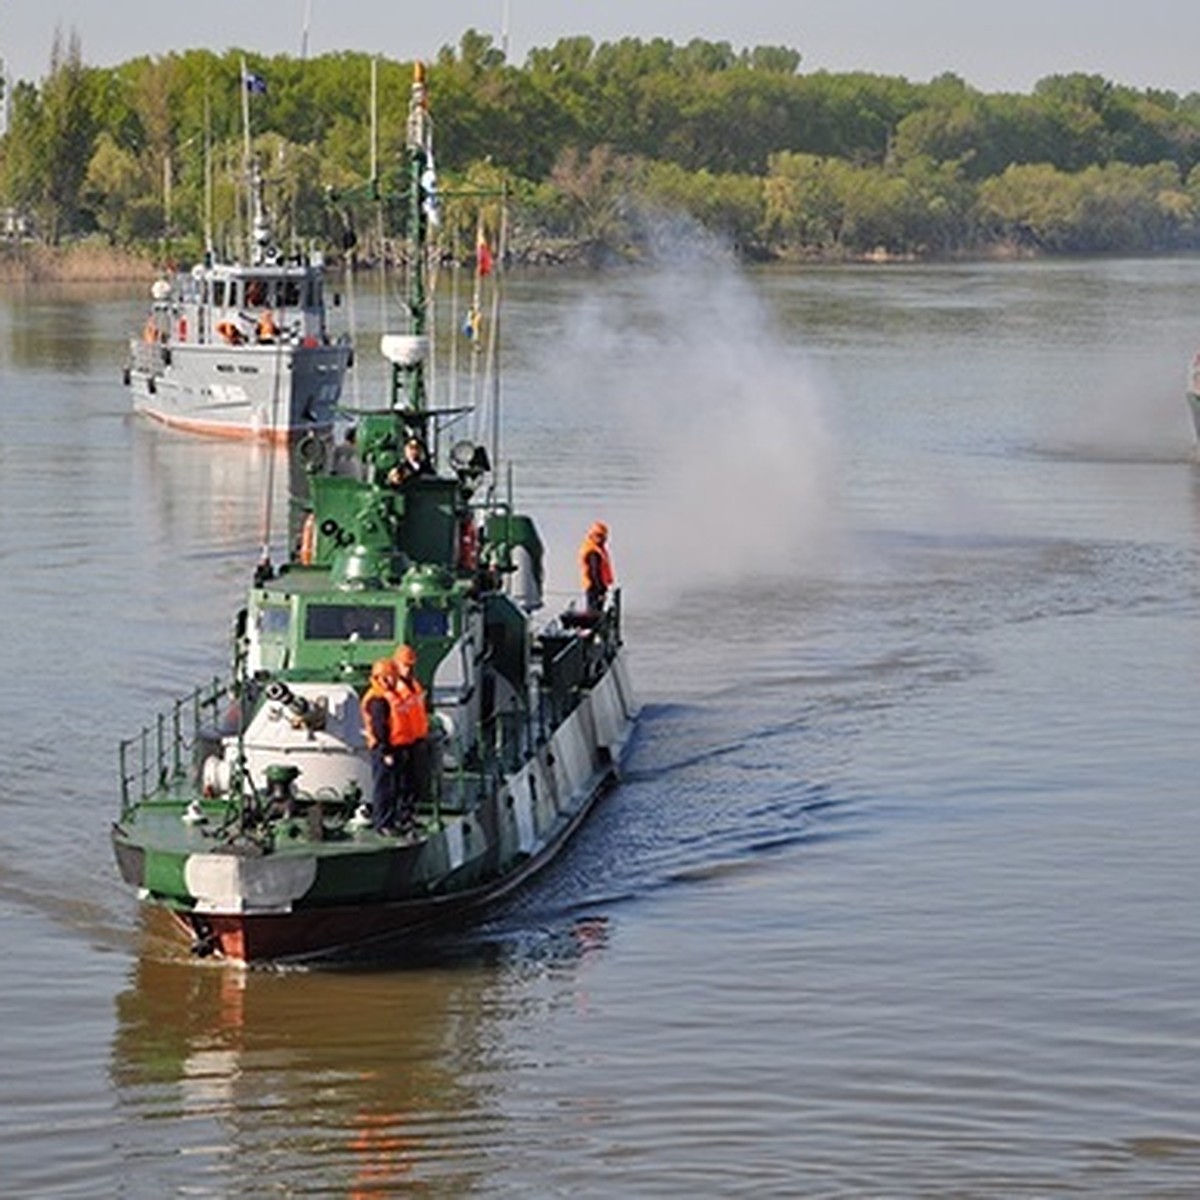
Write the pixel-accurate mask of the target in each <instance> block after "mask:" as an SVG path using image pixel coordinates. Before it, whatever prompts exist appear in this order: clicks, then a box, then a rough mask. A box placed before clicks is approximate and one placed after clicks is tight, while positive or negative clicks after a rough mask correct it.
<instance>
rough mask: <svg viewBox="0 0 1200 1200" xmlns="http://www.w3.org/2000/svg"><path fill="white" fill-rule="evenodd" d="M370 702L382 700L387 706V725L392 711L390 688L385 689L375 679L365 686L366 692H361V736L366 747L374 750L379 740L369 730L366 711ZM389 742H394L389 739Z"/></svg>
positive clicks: (368, 714) (368, 713)
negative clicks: (365, 742) (364, 740)
mask: <svg viewBox="0 0 1200 1200" xmlns="http://www.w3.org/2000/svg"><path fill="white" fill-rule="evenodd" d="M372 700H383V701H384V702H385V703H386V704H387V706H388V716H389V724H390V717H391V711H392V692H391V689H390V688H387V687H385V686H384V685H383V684H382V683H380V682H379V680H377V679H372V680H371V682H370V684H369V685H368V686H367V690H366V691H365V692H363V696H362V700H361V701H360V702H359V707H360V708H361V710H362V723H363V736H364V737H365V738H366V740H367V745H368V746H369V747H370V748H371V749H372V750H374V749H375V748H376V746H378V745H379V739H378V738H377V737H376V736H375V734H374V732H373V731H372V728H371V714H370V712H369V711H368V709H369V707H370V704H371V701H372ZM389 740H394V739H391V738H389Z"/></svg>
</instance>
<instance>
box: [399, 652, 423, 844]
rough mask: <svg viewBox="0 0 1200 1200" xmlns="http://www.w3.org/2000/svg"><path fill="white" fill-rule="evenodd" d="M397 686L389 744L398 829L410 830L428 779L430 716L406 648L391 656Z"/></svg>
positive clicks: (414, 657) (413, 659)
mask: <svg viewBox="0 0 1200 1200" xmlns="http://www.w3.org/2000/svg"><path fill="white" fill-rule="evenodd" d="M392 662H393V664H394V666H395V668H396V686H395V689H394V690H393V692H392V740H393V743H394V745H395V746H396V755H397V762H398V770H399V780H398V782H399V791H398V794H397V810H398V821H399V824H400V828H401V829H402V830H404V829H412V828H413V826H414V825H415V824H416V814H417V808H418V806H419V805H420V804H421V803H422V802H423V801H424V800H425V799H426V792H427V782H428V779H429V713H428V711H427V709H426V707H425V689H424V688H423V687H422V686H421V681H420V680H419V679H418V678H417V673H416V666H417V652H416V651H415V650H414V649H413V648H412V647H411V646H409V645H407V644H402V645H399V646H397V647H396V652H395V654H393V655H392Z"/></svg>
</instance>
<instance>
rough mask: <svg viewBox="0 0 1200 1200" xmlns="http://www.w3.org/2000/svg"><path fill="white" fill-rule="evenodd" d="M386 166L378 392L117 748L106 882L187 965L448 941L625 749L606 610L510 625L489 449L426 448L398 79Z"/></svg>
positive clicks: (437, 439)
mask: <svg viewBox="0 0 1200 1200" xmlns="http://www.w3.org/2000/svg"><path fill="white" fill-rule="evenodd" d="M408 161H409V167H410V169H409V181H408V187H407V193H406V196H407V201H408V218H407V222H406V228H407V230H408V236H409V240H410V255H409V257H410V263H411V270H410V272H409V292H408V296H407V302H406V304H405V306H404V311H405V312H406V314H407V329H406V330H405V331H404V332H400V333H392V334H386V335H384V337H383V338H382V342H381V350H382V352H383V354H384V356H385V358H386V359H387V361H388V364H389V367H390V376H391V382H390V386H389V388H388V391H387V393H386V394H385V395H384V396H381V397H379V399H378V400H377V401H376V402H375V406H374V407H371V408H366V409H357V410H355V412H354V413H353V415H354V416H355V417H356V435H357V436H356V437H355V439H354V440H353V455H352V456H349V458H348V460H347V459H344V458H343V459H339V455H338V453H337V451H330V450H329V448H328V443H327V441H326V440H325V439H321V438H318V437H314V438H312V439H311V440H309V441H308V442H306V443H303V444H301V445H300V446H299V447H297V454H296V457H298V458H300V459H301V460H302V461H304V462H305V463H306V464H307V467H308V472H309V475H308V488H307V492H308V495H307V497H306V498H304V499H303V500H302V501H301V504H302V507H301V509H300V510H299V511H298V512H296V513H295V514H294V515H295V517H296V520H294V522H293V526H292V528H293V530H294V531H298V536H292V537H289V543H290V547H289V553H288V558H287V561H286V562H284V563H282V564H280V565H279V566H278V567H276V566H275V565H274V564H272V563H271V562H270V561H269V558H264V559H263V560H262V561H260V562H259V563H258V566H257V569H256V570H255V573H254V576H253V581H252V582H251V584H250V588H249V593H248V597H247V600H246V603H245V606H244V607H243V608H242V609H241V611H240V613H239V614H238V616H237V618H236V620H235V622H234V629H235V633H234V647H233V657H232V663H231V669H230V672H229V677H228V678H227V679H225V680H219V679H218V680H216V681H215V682H214V683H213V684H212V685H206V686H204V687H202V688H200V689H199V690H197V691H196V692H195V693H194V694H193V695H192V696H190V697H188V698H187V699H186V700H183V701H180V702H179V703H178V704H177V705H176V706H175V707H174V709H173V710H172V711H171V712H169V713H166V714H164V715H163V716H161V717H160V718H159V719H158V721H157V722H156V723H155V724H154V725H153V726H152V727H147V728H145V729H144V730H143V732H142V734H141V735H140V736H139V737H135V738H133V739H131V740H130V741H127V742H125V743H123V744H122V746H121V812H120V816H119V818H118V820H117V821H116V823H115V824H114V826H113V830H112V840H113V848H114V852H115V854H116V858H117V862H118V864H119V867H120V871H121V874H122V876H123V878H124V879H125V880H126V882H127V883H128V884H130V885H131V886H132V887H134V888H136V889H137V892H138V895H139V896H140V897H141V898H142V899H143V900H145V901H147V902H148V903H150V904H153V905H156V906H159V907H162V908H164V909H166V910H167V911H168V912H170V913H171V914H172V915H173V916H174V917H175V918H176V919H177V922H178V924H179V925H180V926H182V928H183V929H184V930H185V931H186V932H187V934H188V935H189V936H190V938H191V941H192V947H193V950H194V952H195V953H197V954H200V955H207V954H213V955H218V956H220V957H223V958H225V959H228V960H232V961H238V962H243V963H250V962H261V961H266V960H285V959H302V958H310V957H323V956H327V955H330V954H337V953H340V952H343V951H346V950H348V949H349V948H351V947H354V946H357V945H358V944H359V943H362V942H366V941H371V940H374V939H376V938H383V937H386V938H392V937H394V936H396V935H399V934H407V933H410V932H411V931H413V930H418V929H426V928H428V927H430V926H432V925H434V924H440V923H442V922H445V921H448V920H450V921H456V922H457V921H461V920H465V919H467V918H468V917H469V916H470V915H472V914H474V913H475V912H477V911H478V910H479V909H480V908H481V906H483V905H484V904H487V903H490V902H492V901H494V900H496V899H497V898H498V897H500V896H503V895H506V894H507V893H509V892H511V891H512V890H513V889H514V888H516V887H517V886H518V885H520V884H521V883H523V882H524V881H525V880H526V879H528V878H529V876H530V875H532V874H533V873H534V872H535V871H537V870H538V869H539V868H540V867H542V866H543V865H544V864H545V863H547V862H548V861H549V860H550V859H551V858H553V857H554V855H555V854H556V853H558V851H559V850H560V849H561V848H562V847H563V846H564V845H565V844H566V842H567V840H568V838H569V837H570V836H571V834H572V833H573V832H574V831H575V830H576V829H577V828H578V827H579V825H580V824H581V822H582V821H583V820H584V818H585V817H586V816H587V814H588V812H589V810H590V809H591V807H592V805H593V804H594V803H595V802H596V801H597V800H598V798H599V797H600V795H601V794H602V793H603V792H604V791H605V790H606V789H607V788H608V787H609V786H610V785H611V784H612V783H613V782H614V781H615V780H616V779H617V776H618V772H619V769H620V765H621V761H622V758H623V756H624V753H625V751H626V750H627V749H628V747H629V745H630V742H631V738H632V734H633V730H634V724H635V720H636V716H637V702H636V699H635V697H634V694H633V690H632V686H631V681H630V677H629V671H628V666H627V658H626V652H625V648H624V638H623V634H622V622H621V600H620V591H619V589H617V588H615V587H614V588H613V589H612V591H611V592H610V593H608V594H607V596H604V595H601V596H600V597H599V598H592V599H591V600H590V605H589V607H588V608H587V609H586V610H584V611H576V610H575V609H574V608H573V607H572V608H571V609H568V610H567V611H565V612H562V613H559V614H558V615H557V616H554V617H551V618H550V619H549V620H537V621H535V619H534V615H533V614H534V613H535V612H537V611H538V610H539V609H540V608H541V607H542V603H543V598H542V593H543V579H544V574H545V568H544V562H543V559H544V551H543V545H542V541H541V538H540V536H539V534H538V531H537V528H536V526H535V525H534V523H533V520H532V519H531V518H530V517H529V516H527V515H525V514H524V513H523V512H521V511H520V510H519V509H518V508H516V507H515V503H514V499H513V496H512V494H511V493H512V484H511V474H510V473H508V472H503V471H501V470H500V468H499V466H498V464H496V462H495V460H496V459H497V456H498V446H497V444H496V443H498V428H497V427H496V425H495V423H493V433H494V436H495V441H494V442H493V445H492V449H491V451H490V452H489V451H488V450H487V448H486V447H485V446H484V445H483V444H481V443H477V442H473V441H470V440H468V439H465V438H460V439H459V440H456V441H451V440H450V431H451V429H452V428H454V427H455V426H456V425H457V423H458V422H459V421H460V420H461V419H462V418H463V416H464V415H465V414H466V413H467V412H468V411H470V409H471V408H472V407H473V406H467V408H463V407H459V406H456V405H451V406H442V407H434V406H432V405H431V404H430V403H429V401H430V400H431V398H432V392H433V388H432V383H433V380H432V378H431V376H430V375H428V374H427V366H428V365H429V359H430V357H431V347H432V327H431V317H432V315H433V314H434V313H436V306H435V305H432V304H431V300H430V279H429V277H428V272H429V264H430V262H431V261H432V259H433V256H434V255H435V254H436V247H434V246H433V245H431V244H430V241H429V236H430V229H431V226H432V225H433V224H434V211H435V195H436V193H435V185H436V180H435V177H434V173H433V157H432V119H431V117H430V115H429V111H428V107H427V100H426V90H425V76H424V71H423V69H421V67H420V65H419V64H418V69H417V70H416V72H415V78H414V82H413V88H412V98H411V103H410V111H409V120H408ZM501 227H502V228H503V225H502V226H501ZM480 230H481V232H480V241H479V243H478V252H477V267H476V283H477V291H479V292H480V294H481V289H482V287H483V278H484V276H485V275H486V276H491V275H492V265H493V263H492V257H491V253H490V250H489V249H487V242H486V240H485V239H484V238H483V234H482V225H481V226H480ZM502 242H503V237H502V235H501V244H502ZM498 258H500V259H502V254H501V255H500V256H498ZM248 277H253V272H249V273H248ZM491 286H492V289H493V294H494V295H495V296H496V297H497V299H498V297H499V288H498V287H497V286H496V280H495V278H492V279H491ZM474 307H475V308H476V311H478V312H481V311H482V307H481V306H474ZM443 314H444V310H443ZM482 319H483V318H480V320H482ZM479 328H480V325H479V322H478V321H476V322H473V324H472V332H473V333H475V334H477V333H478V329H479ZM488 328H489V329H490V330H493V331H494V330H495V329H496V328H498V321H496V320H494V319H488ZM487 340H488V342H489V344H491V345H493V346H494V344H495V342H494V339H491V338H489V339H487ZM472 341H473V343H474V344H475V345H476V346H478V345H480V339H478V337H473V339H472ZM260 352H261V353H267V354H269V353H270V350H269V348H262V349H261V350H260ZM230 361H238V360H234V359H230ZM439 382H442V383H445V382H449V381H448V380H445V379H441V380H439ZM442 390H445V389H444V388H443V389H442ZM422 446H423V447H424V448H426V449H427V450H428V452H429V458H427V459H424V460H423V461H422V462H420V463H419V464H418V465H414V463H413V461H412V460H411V459H409V458H408V455H407V454H406V452H407V451H409V450H416V449H418V448H419V447H422ZM342 449H343V447H341V446H339V447H338V448H337V450H338V451H340V450H342ZM506 479H507V483H505V480H506ZM592 532H594V533H595V534H596V536H600V534H601V533H602V530H600V529H599V527H598V526H597V527H594V529H593V531H592ZM591 536H592V533H589V538H590V537H591ZM588 544H591V543H590V542H589V543H588ZM581 552H582V548H581ZM601 557H603V556H601ZM609 574H611V573H609ZM605 582H606V583H608V582H611V579H606V580H605ZM393 653H396V654H399V655H401V657H402V660H403V661H405V662H408V663H415V673H416V676H417V678H418V679H419V681H420V683H421V685H422V688H423V691H421V690H419V689H412V690H404V691H403V692H402V693H401V692H399V691H398V692H397V693H396V694H397V696H400V697H402V699H401V700H400V701H398V702H399V703H402V704H403V706H404V708H403V712H404V713H405V714H409V715H405V716H403V717H402V720H403V722H404V728H405V729H407V728H409V725H408V723H409V722H410V721H411V720H412V719H413V715H415V714H416V713H417V712H420V713H422V714H423V716H424V717H425V719H426V721H427V727H426V728H425V729H424V731H423V732H421V733H417V734H415V735H414V738H415V740H414V741H413V742H412V743H411V745H410V744H409V743H408V742H406V741H404V740H402V738H403V733H401V734H398V735H396V736H397V744H398V745H400V746H401V747H405V746H409V749H407V750H404V751H397V758H401V757H402V756H404V761H405V762H407V763H409V771H410V772H411V775H410V776H409V778H410V781H411V786H410V785H408V784H406V787H405V791H406V793H407V794H408V795H410V796H411V797H412V806H411V808H410V809H409V811H408V813H407V817H406V818H403V819H400V820H399V822H398V827H394V826H393V825H392V823H391V821H390V819H385V818H386V809H387V805H386V803H384V804H381V806H380V809H379V810H377V811H375V812H373V811H372V809H371V805H370V804H369V803H368V798H369V797H370V796H371V794H372V790H373V781H374V779H375V776H373V766H374V769H375V771H376V772H379V770H380V763H381V762H382V761H383V760H382V759H381V757H380V751H378V750H377V751H376V752H375V754H374V756H373V755H372V751H371V750H370V749H369V746H368V742H369V741H370V738H369V737H368V734H367V731H366V729H365V728H364V724H363V711H364V707H363V706H364V704H365V703H368V702H370V698H371V697H372V696H373V697H376V698H378V697H380V695H381V693H380V692H379V691H378V690H376V689H375V683H374V682H373V681H375V680H376V679H378V680H381V681H382V680H383V679H384V677H385V676H386V674H387V672H388V670H389V664H388V663H387V662H384V661H381V660H385V659H388V658H389V656H391V655H393ZM393 686H395V687H397V688H398V687H399V685H395V684H394V685H393ZM368 688H370V691H368ZM396 711H397V712H400V709H397V710H396ZM398 719H401V718H398ZM419 723H420V722H418V724H419ZM375 732H377V731H374V732H373V733H372V736H374V734H375ZM381 794H382V793H381Z"/></svg>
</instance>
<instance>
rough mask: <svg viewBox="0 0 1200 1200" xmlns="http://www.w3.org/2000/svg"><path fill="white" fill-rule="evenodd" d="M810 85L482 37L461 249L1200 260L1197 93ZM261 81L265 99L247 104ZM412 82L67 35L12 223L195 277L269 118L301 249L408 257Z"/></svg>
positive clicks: (465, 75)
mask: <svg viewBox="0 0 1200 1200" xmlns="http://www.w3.org/2000/svg"><path fill="white" fill-rule="evenodd" d="M800 63H801V55H800V53H799V52H798V51H796V50H793V49H789V48H787V47H783V46H758V47H755V48H753V49H745V50H734V49H733V48H732V47H731V46H730V45H729V44H728V43H725V42H709V41H703V40H699V39H697V40H693V41H691V42H688V43H687V44H686V45H677V44H675V43H673V42H671V41H669V40H666V39H661V38H656V39H652V40H648V41H644V40H640V39H637V38H625V39H622V40H620V41H618V42H612V43H599V44H597V43H596V42H594V41H593V40H592V39H591V38H588V37H573V38H564V39H561V40H559V41H558V42H556V43H555V44H554V45H553V46H549V47H546V48H540V49H535V50H532V51H531V52H530V53H529V55H528V56H527V59H526V62H525V63H524V65H523V66H516V65H513V64H511V63H509V62H508V61H507V60H506V58H505V56H504V54H503V53H502V52H501V51H500V50H499V49H498V48H497V47H496V45H495V44H494V42H493V39H492V38H491V37H489V36H487V35H485V34H481V33H478V32H476V31H474V30H471V31H468V32H467V33H466V34H464V36H463V37H462V39H461V41H460V43H459V45H458V46H456V47H445V48H444V49H443V50H442V51H441V52H440V53H439V54H438V56H437V58H436V60H435V61H434V62H433V63H431V64H430V65H429V88H430V94H431V96H432V103H433V111H434V117H435V122H436V126H437V153H438V159H437V166H438V171H439V180H440V185H441V187H442V189H443V192H444V194H445V196H446V197H447V209H448V211H449V212H450V214H451V217H452V219H451V221H450V223H449V225H450V228H451V230H452V231H453V232H454V233H455V235H456V236H462V237H463V238H464V239H465V240H466V241H467V242H468V243H469V241H470V237H471V230H470V228H469V227H468V222H469V218H468V217H467V216H466V215H465V207H463V209H462V210H461V212H460V214H459V216H457V217H455V213H456V211H458V210H456V208H455V205H454V200H453V198H454V196H455V195H456V194H462V193H466V192H474V193H479V192H487V193H489V194H494V193H498V192H500V191H503V193H504V194H505V195H506V196H507V197H508V205H509V209H510V211H511V213H512V226H511V234H512V239H513V245H514V247H515V248H518V249H519V248H521V247H524V248H525V251H526V252H529V253H535V252H545V253H549V252H551V250H550V248H553V247H569V248H571V251H572V252H573V253H582V254H584V255H586V256H588V257H589V258H593V259H600V258H603V257H605V256H608V255H628V254H636V253H637V252H638V251H639V249H640V248H641V247H642V246H644V244H645V242H646V239H647V238H648V237H650V236H651V233H650V232H649V231H650V230H651V229H652V228H653V227H654V223H655V222H654V219H655V218H656V217H659V216H661V215H662V214H664V213H671V214H679V213H682V214H686V215H687V216H688V217H690V218H692V219H694V220H695V221H696V222H698V223H699V224H700V225H702V226H703V227H705V228H706V229H708V230H710V231H712V232H713V233H714V234H716V235H718V236H720V237H722V238H723V239H725V240H727V241H728V242H729V243H730V244H731V245H732V246H734V247H735V248H736V250H737V251H738V252H739V253H741V254H742V255H744V256H746V257H748V258H773V257H787V256H804V255H820V256H823V257H837V256H847V257H855V256H862V255H881V254H882V255H896V256H932V255H972V254H981V253H995V252H998V251H1004V252H1011V253H1035V252H1049V253H1095V252H1145V251H1160V250H1182V249H1193V248H1196V247H1197V246H1200V95H1198V94H1196V93H1192V94H1189V95H1187V96H1182V97H1181V96H1179V95H1177V94H1175V93H1173V92H1169V91H1162V90H1153V89H1151V90H1136V89H1133V88H1130V87H1126V86H1122V85H1119V84H1116V83H1113V82H1110V81H1108V80H1106V79H1103V78H1102V77H1100V76H1097V75H1090V74H1078V73H1076V74H1066V75H1053V76H1049V77H1047V78H1045V79H1042V80H1041V81H1040V82H1039V83H1038V84H1037V85H1036V86H1035V87H1034V89H1033V91H1032V93H1030V94H1016V93H995V94H986V93H982V92H980V91H978V90H976V89H975V88H973V87H971V86H969V85H968V84H967V83H966V82H964V81H963V80H962V79H960V78H959V77H957V76H955V75H952V74H946V75H942V76H940V77H938V78H936V79H933V80H931V81H930V82H928V83H912V82H909V81H908V80H906V79H904V78H900V77H892V76H882V75H875V74H867V73H857V72H852V73H836V74H835V73H829V72H824V71H818V72H813V73H808V74H804V73H801V72H800V69H799V68H800ZM243 64H245V65H246V67H247V68H248V70H249V71H251V72H252V73H253V74H254V76H255V77H256V78H258V79H261V80H262V81H264V84H265V91H263V92H261V93H257V94H254V95H252V96H248V97H243V94H242V91H243V86H244V79H243ZM411 78H412V65H411V63H404V62H399V61H394V60H389V59H385V58H380V57H377V56H372V55H369V54H365V53H351V52H342V53H331V54H325V55H322V56H320V57H317V58H312V59H306V60H301V59H296V58H290V57H288V56H285V55H281V56H275V57H268V56H262V55H254V54H249V53H247V54H244V55H243V54H242V53H241V52H239V51H236V50H230V51H227V52H225V53H222V54H216V53H213V52H211V51H207V50H189V51H184V52H180V53H172V54H168V55H165V56H162V57H157V58H149V57H142V58H135V59H132V60H130V61H128V62H125V63H123V64H121V65H119V66H116V67H113V68H97V67H91V66H88V65H87V64H86V63H85V62H84V60H83V54H82V47H81V46H80V44H79V40H78V38H77V37H76V36H75V35H74V34H71V35H70V36H69V37H67V38H63V37H61V36H59V37H57V38H56V40H55V44H54V48H53V50H52V53H51V59H50V64H49V70H48V72H47V74H46V75H45V77H44V78H43V79H42V80H40V81H38V82H36V83H35V82H31V81H21V82H18V83H17V84H16V85H15V87H13V89H12V92H11V95H10V96H8V97H7V98H6V103H7V111H8V125H7V129H6V131H5V134H4V136H3V138H0V207H3V208H5V209H6V210H7V212H8V213H9V214H13V213H18V214H22V215H27V216H29V217H30V218H32V227H33V229H34V230H35V231H36V234H37V236H38V237H40V238H42V239H43V240H45V241H46V242H49V243H52V244H57V243H60V242H62V241H64V240H70V239H76V238H80V237H85V236H92V237H100V238H103V239H105V240H107V242H109V243H110V244H112V245H114V246H118V247H142V248H146V249H149V250H154V251H155V252H157V253H161V252H162V251H163V249H164V248H170V249H171V250H173V251H174V252H175V253H177V254H179V255H181V256H182V255H185V254H188V253H197V252H198V251H199V249H200V248H201V245H202V238H203V234H204V231H205V230H206V229H207V230H209V231H211V233H212V234H213V236H214V240H215V241H216V243H217V244H218V245H220V244H222V241H226V242H228V241H229V240H231V239H233V238H234V237H236V236H237V232H238V230H239V228H240V227H241V225H240V222H242V221H243V220H244V218H243V216H242V215H241V211H240V210H241V206H242V200H241V197H242V196H243V194H244V181H245V176H244V133H245V131H244V129H243V124H242V105H243V100H246V101H247V102H248V103H249V105H250V112H251V133H252V137H253V153H254V155H255V157H256V159H257V161H258V162H259V163H260V164H261V165H262V168H263V170H264V173H265V176H266V178H267V181H268V183H269V186H270V188H271V199H272V209H273V211H274V212H275V213H276V215H277V216H278V217H279V218H280V219H281V220H282V221H283V222H284V223H285V224H286V231H287V233H288V234H290V235H291V236H294V237H297V238H304V239H309V240H317V241H324V242H325V243H326V244H328V245H331V246H334V247H338V246H341V247H345V248H348V247H350V246H351V245H353V246H354V247H355V252H356V253H359V254H372V255H373V254H383V253H387V252H388V246H389V245H390V244H391V243H392V242H393V241H394V240H395V239H396V238H397V237H402V235H403V228H402V215H403V212H404V207H403V205H402V204H398V203H396V204H389V203H387V197H388V195H393V194H394V189H395V188H396V187H399V186H401V185H402V180H403V175H402V169H403V159H404V140H405V124H406V112H407V105H408V96H409V86H410V82H411ZM373 80H374V94H375V96H376V97H377V99H376V100H375V102H374V103H373V102H372V92H373ZM377 164H378V165H377ZM373 176H374V178H373ZM456 222H457V223H456ZM459 226H461V228H459ZM539 248H540V250H539Z"/></svg>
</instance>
